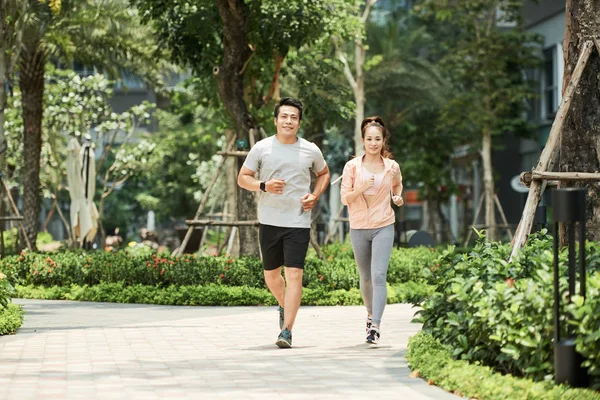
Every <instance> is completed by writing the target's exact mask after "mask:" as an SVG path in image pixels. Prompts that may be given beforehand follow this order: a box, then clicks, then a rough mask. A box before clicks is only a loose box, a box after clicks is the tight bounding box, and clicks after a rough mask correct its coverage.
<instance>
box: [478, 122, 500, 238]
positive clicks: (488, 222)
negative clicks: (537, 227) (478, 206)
mask: <svg viewBox="0 0 600 400" xmlns="http://www.w3.org/2000/svg"><path fill="white" fill-rule="evenodd" d="M481 159H482V163H483V195H484V196H485V197H484V209H485V222H484V224H485V226H486V230H487V238H488V239H489V240H496V237H497V232H496V213H495V210H496V207H495V205H494V175H493V168H492V134H491V132H490V130H489V129H486V131H485V132H484V133H483V143H482V146H481Z"/></svg>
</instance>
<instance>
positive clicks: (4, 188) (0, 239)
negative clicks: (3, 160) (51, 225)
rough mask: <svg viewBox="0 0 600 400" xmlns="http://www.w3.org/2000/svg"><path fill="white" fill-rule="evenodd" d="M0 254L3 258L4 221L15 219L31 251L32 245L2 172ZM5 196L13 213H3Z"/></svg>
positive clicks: (4, 250)
mask: <svg viewBox="0 0 600 400" xmlns="http://www.w3.org/2000/svg"><path fill="white" fill-rule="evenodd" d="M0 181H1V184H0V256H2V257H3V258H4V257H5V255H6V254H5V253H6V249H5V247H4V223H5V222H6V221H10V222H13V221H16V222H17V223H18V226H19V228H20V230H21V233H22V234H23V239H24V240H25V244H26V245H27V248H28V249H29V250H30V251H31V250H32V247H31V242H30V241H29V238H28V237H27V233H26V232H25V226H24V225H23V217H22V216H21V215H20V214H19V209H18V208H17V205H16V204H15V201H14V200H13V198H12V196H11V195H10V188H9V187H8V185H7V184H6V181H5V180H4V177H3V176H2V174H1V173H0ZM2 192H6V195H4V193H2ZM5 196H6V199H7V200H8V202H9V203H10V207H11V209H12V212H13V215H5V210H4V200H5V199H4V197H5Z"/></svg>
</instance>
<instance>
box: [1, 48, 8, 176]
mask: <svg viewBox="0 0 600 400" xmlns="http://www.w3.org/2000/svg"><path fill="white" fill-rule="evenodd" d="M6 52H7V49H6V48H5V47H4V46H3V45H1V44H0V172H2V173H4V160H5V155H4V153H5V152H6V147H7V143H6V135H5V134H4V109H5V108H6V102H7V99H8V93H6V80H7V78H8V77H7V75H8V71H7V70H6Z"/></svg>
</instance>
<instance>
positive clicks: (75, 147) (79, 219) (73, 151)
mask: <svg viewBox="0 0 600 400" xmlns="http://www.w3.org/2000/svg"><path fill="white" fill-rule="evenodd" d="M80 151H81V146H80V145H79V142H78V141H77V139H75V138H71V139H69V146H68V147H67V183H68V185H69V195H70V196H71V228H72V229H73V236H74V237H75V239H77V238H79V239H81V240H83V238H85V236H86V235H87V234H88V232H89V231H90V229H92V226H93V220H92V216H91V213H90V207H89V206H88V204H87V200H86V198H85V191H84V187H83V180H82V177H81V158H80V155H79V153H80Z"/></svg>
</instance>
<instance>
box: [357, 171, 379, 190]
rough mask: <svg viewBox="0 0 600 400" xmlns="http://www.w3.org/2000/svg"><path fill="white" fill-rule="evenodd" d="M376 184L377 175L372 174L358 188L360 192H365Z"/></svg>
mask: <svg viewBox="0 0 600 400" xmlns="http://www.w3.org/2000/svg"><path fill="white" fill-rule="evenodd" d="M374 184H375V175H371V177H370V178H369V179H367V180H366V181H364V182H363V183H362V185H360V186H359V187H358V188H357V191H358V192H359V193H364V192H366V191H367V190H369V188H370V187H372V186H373V185H374Z"/></svg>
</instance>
